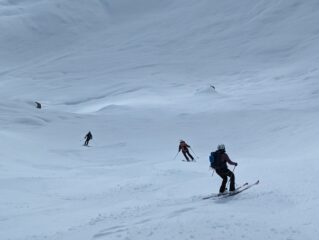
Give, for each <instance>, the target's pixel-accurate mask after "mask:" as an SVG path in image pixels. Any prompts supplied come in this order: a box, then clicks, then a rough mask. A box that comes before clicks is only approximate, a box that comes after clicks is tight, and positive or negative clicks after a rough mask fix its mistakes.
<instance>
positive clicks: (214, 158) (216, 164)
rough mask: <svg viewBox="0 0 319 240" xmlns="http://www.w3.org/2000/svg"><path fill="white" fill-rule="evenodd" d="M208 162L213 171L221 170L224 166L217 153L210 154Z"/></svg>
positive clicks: (219, 154)
mask: <svg viewBox="0 0 319 240" xmlns="http://www.w3.org/2000/svg"><path fill="white" fill-rule="evenodd" d="M209 161H210V166H211V167H212V168H213V169H220V168H223V167H224V165H225V164H224V162H223V161H222V158H221V153H220V152H218V151H216V152H211V153H210V156H209Z"/></svg>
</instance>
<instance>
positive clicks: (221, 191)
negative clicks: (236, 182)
mask: <svg viewBox="0 0 319 240" xmlns="http://www.w3.org/2000/svg"><path fill="white" fill-rule="evenodd" d="M216 173H217V174H218V175H219V176H220V177H221V178H222V179H223V182H222V185H221V186H220V188H219V192H220V193H223V192H225V189H226V184H227V175H226V174H225V172H224V171H223V170H222V169H219V170H216Z"/></svg>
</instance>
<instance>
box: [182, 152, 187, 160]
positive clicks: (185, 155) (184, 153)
mask: <svg viewBox="0 0 319 240" xmlns="http://www.w3.org/2000/svg"><path fill="white" fill-rule="evenodd" d="M182 153H183V155H184V157H185V158H186V160H187V161H189V158H188V157H187V154H186V152H184V151H182Z"/></svg>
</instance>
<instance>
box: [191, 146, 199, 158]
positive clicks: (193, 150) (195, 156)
mask: <svg viewBox="0 0 319 240" xmlns="http://www.w3.org/2000/svg"><path fill="white" fill-rule="evenodd" d="M190 149H191V150H192V152H193V153H194V155H195V157H196V158H197V159H198V158H199V157H198V156H197V155H196V153H195V152H194V150H193V149H192V148H191V147H190Z"/></svg>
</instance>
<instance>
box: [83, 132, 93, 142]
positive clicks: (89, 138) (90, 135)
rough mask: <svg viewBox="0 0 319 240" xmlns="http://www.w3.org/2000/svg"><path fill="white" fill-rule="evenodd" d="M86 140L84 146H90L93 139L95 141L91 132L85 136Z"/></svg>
mask: <svg viewBox="0 0 319 240" xmlns="http://www.w3.org/2000/svg"><path fill="white" fill-rule="evenodd" d="M84 139H85V142H84V146H88V145H89V141H90V140H91V139H93V136H92V133H91V132H90V131H89V132H88V133H87V134H86V135H85V137H84Z"/></svg>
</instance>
